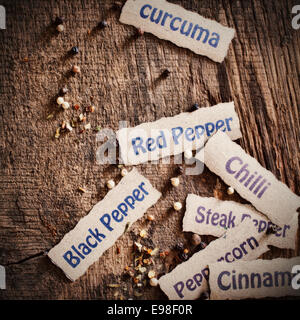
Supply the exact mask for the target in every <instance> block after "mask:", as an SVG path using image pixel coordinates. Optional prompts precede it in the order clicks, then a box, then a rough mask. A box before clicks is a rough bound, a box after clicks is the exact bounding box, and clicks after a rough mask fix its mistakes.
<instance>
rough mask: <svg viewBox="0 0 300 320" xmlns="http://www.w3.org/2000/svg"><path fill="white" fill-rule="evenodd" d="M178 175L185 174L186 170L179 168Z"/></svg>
mask: <svg viewBox="0 0 300 320" xmlns="http://www.w3.org/2000/svg"><path fill="white" fill-rule="evenodd" d="M177 173H178V174H179V175H182V174H184V168H183V167H182V166H179V167H177Z"/></svg>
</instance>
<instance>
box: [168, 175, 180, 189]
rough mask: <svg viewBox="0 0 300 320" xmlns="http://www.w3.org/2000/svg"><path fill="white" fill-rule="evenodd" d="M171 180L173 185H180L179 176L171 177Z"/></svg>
mask: <svg viewBox="0 0 300 320" xmlns="http://www.w3.org/2000/svg"><path fill="white" fill-rule="evenodd" d="M170 180H171V184H172V186H173V187H178V186H179V184H180V180H179V178H178V177H174V178H171V179H170Z"/></svg>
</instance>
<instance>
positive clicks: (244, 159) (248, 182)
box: [196, 131, 300, 227]
mask: <svg viewBox="0 0 300 320" xmlns="http://www.w3.org/2000/svg"><path fill="white" fill-rule="evenodd" d="M197 157H198V156H197V155H196V159H197ZM204 157H205V164H206V166H207V167H208V168H209V169H210V170H211V171H212V172H214V173H216V174H217V175H218V176H220V177H221V178H222V179H223V180H224V182H225V183H226V184H227V185H229V186H232V187H233V188H234V189H235V190H236V191H237V192H238V193H239V194H240V195H241V196H242V197H243V198H245V199H246V200H248V201H250V202H251V203H252V204H253V205H254V207H255V208H256V209H257V210H258V211H260V212H261V213H263V214H265V215H267V216H268V218H269V219H270V220H271V221H272V222H274V223H275V224H277V225H279V226H280V227H283V226H284V224H289V223H290V221H291V220H292V219H293V217H294V216H295V214H296V213H297V209H298V208H299V207H300V197H298V196H297V195H296V194H294V193H293V192H292V191H291V190H290V189H289V188H288V187H287V186H286V185H285V184H283V183H282V182H280V181H279V180H277V179H276V177H275V176H274V175H273V174H272V173H271V172H270V171H268V170H267V169H265V168H263V167H262V166H261V165H260V164H259V163H258V161H257V160H256V159H254V158H252V157H251V156H249V155H248V154H247V153H246V152H245V151H244V150H243V149H242V148H241V147H240V146H239V145H238V144H237V143H234V142H232V141H231V139H230V137H229V136H227V134H226V133H223V132H220V131H219V132H217V133H216V134H215V135H214V136H213V137H212V138H211V139H209V141H208V142H207V143H206V145H205V147H204Z"/></svg>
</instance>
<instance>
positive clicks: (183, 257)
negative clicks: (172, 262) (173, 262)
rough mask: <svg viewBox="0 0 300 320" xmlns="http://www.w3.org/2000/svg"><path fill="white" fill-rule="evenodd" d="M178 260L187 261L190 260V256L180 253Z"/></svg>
mask: <svg viewBox="0 0 300 320" xmlns="http://www.w3.org/2000/svg"><path fill="white" fill-rule="evenodd" d="M178 258H179V259H180V260H182V261H186V260H188V258H189V255H188V254H187V253H184V252H180V253H179V255H178Z"/></svg>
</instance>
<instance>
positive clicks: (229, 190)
mask: <svg viewBox="0 0 300 320" xmlns="http://www.w3.org/2000/svg"><path fill="white" fill-rule="evenodd" d="M227 194H229V195H232V194H234V188H233V187H229V188H228V189H227Z"/></svg>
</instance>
